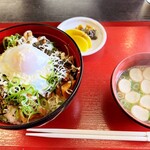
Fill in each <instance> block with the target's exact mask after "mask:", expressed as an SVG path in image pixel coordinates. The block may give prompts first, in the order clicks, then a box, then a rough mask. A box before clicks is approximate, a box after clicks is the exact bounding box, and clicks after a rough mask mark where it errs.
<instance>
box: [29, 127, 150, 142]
mask: <svg viewBox="0 0 150 150" xmlns="http://www.w3.org/2000/svg"><path fill="white" fill-rule="evenodd" d="M27 131H28V132H27V133H26V136H35V137H46V138H67V139H95V140H118V141H150V132H141V131H140V132H139V131H106V130H82V129H48V128H29V129H27Z"/></svg>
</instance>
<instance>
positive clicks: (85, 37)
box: [65, 29, 92, 48]
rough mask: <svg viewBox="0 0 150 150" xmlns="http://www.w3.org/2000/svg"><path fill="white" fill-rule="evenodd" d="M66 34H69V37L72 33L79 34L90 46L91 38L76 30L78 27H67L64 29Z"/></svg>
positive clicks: (89, 46)
mask: <svg viewBox="0 0 150 150" xmlns="http://www.w3.org/2000/svg"><path fill="white" fill-rule="evenodd" d="M65 32H66V33H67V34H68V35H70V36H71V37H72V36H74V35H78V36H81V37H82V38H84V39H85V40H86V41H87V43H88V48H91V47H92V41H91V38H90V37H89V36H88V35H87V34H86V33H85V32H83V31H81V30H78V29H69V30H66V31H65Z"/></svg>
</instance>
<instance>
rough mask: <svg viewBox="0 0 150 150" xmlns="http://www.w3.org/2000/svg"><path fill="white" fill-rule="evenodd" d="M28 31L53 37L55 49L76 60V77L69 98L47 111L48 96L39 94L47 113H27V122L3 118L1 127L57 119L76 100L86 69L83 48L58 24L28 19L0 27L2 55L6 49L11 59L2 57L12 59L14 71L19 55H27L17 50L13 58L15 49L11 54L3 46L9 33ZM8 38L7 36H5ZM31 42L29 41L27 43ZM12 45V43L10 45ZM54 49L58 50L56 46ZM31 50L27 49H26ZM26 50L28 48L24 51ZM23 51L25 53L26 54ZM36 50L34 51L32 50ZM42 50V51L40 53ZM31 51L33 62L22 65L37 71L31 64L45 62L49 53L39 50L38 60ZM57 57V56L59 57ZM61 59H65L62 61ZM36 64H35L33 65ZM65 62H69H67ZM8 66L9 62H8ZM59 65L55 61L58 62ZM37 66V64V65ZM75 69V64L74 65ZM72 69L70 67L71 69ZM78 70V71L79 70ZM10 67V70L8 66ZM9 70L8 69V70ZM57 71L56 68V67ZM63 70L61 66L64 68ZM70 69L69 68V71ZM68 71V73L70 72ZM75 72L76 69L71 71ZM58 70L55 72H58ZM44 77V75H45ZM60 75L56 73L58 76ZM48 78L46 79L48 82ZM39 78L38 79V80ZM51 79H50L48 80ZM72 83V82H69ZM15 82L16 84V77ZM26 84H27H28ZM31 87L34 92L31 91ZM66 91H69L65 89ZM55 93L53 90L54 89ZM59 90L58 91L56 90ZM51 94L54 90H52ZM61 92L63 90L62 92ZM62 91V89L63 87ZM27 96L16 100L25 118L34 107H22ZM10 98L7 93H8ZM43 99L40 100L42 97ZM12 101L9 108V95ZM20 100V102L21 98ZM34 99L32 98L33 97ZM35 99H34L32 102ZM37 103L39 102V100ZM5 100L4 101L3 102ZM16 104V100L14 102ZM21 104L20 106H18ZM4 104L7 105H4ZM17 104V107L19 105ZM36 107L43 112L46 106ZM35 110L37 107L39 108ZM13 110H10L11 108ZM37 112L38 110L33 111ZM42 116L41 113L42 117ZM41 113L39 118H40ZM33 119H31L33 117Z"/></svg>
mask: <svg viewBox="0 0 150 150" xmlns="http://www.w3.org/2000/svg"><path fill="white" fill-rule="evenodd" d="M26 31H29V32H28V35H29V33H31V31H32V33H33V35H34V36H35V37H43V36H44V37H46V38H47V39H48V40H50V41H51V42H52V43H53V44H54V46H55V48H56V49H58V50H59V51H61V52H62V56H60V57H61V59H64V54H65V58H67V62H69V61H71V63H73V64H74V66H75V68H76V69H75V68H74V69H75V70H76V72H75V73H76V74H75V73H74V75H73V76H74V77H75V78H74V81H73V82H71V86H70V89H67V90H68V91H67V92H69V94H68V93H67V94H68V96H67V97H66V99H65V100H64V101H63V102H62V103H61V104H60V105H59V106H58V107H56V108H55V109H54V110H52V111H47V110H46V109H49V107H47V106H46V105H45V102H44V100H47V99H46V98H45V97H44V98H43V96H41V95H40V94H38V95H40V96H39V97H40V98H41V99H42V100H43V101H42V102H43V103H42V104H41V101H40V102H39V103H40V104H41V105H44V106H45V108H44V112H48V113H45V115H43V116H40V115H39V114H38V113H37V115H35V116H34V117H33V118H34V119H31V117H29V116H28V119H27V120H26V121H25V122H24V121H22V123H19V124H18V123H10V122H9V123H7V122H8V121H6V122H2V121H0V128H2V129H26V128H31V127H34V126H40V125H43V124H45V123H47V122H49V121H51V120H53V119H55V118H56V117H57V116H58V115H59V114H60V113H61V112H63V110H64V109H65V108H66V107H67V106H68V105H69V104H70V103H71V101H72V100H73V98H74V96H75V95H76V92H77V90H78V88H79V86H80V82H81V78H82V72H83V61H82V56H81V53H80V50H79V48H78V47H77V45H76V43H75V42H74V41H73V40H72V39H71V38H70V37H69V36H68V35H67V34H65V33H64V32H63V31H61V30H59V29H57V28H55V27H52V26H49V25H46V24H38V23H30V24H29V23H28V24H27V23H26V24H19V25H16V26H11V27H8V28H6V29H3V30H1V31H0V53H1V55H2V54H3V53H4V52H5V51H6V52H7V56H9V57H10V58H11V59H9V60H8V61H6V62H5V60H4V61H3V62H4V63H7V62H9V63H10V64H11V65H12V64H13V65H12V66H13V67H11V68H10V69H11V70H12V71H13V69H15V68H16V66H15V65H17V61H18V57H21V58H24V57H23V56H22V55H20V54H17V53H16V52H14V54H15V55H16V56H18V57H16V58H17V59H13V58H12V57H11V55H12V53H10V55H9V54H8V51H9V50H7V49H6V50H4V47H3V45H4V41H5V40H4V38H6V37H9V36H11V35H15V34H16V33H17V34H19V35H23V34H24V33H25V32H26ZM6 39H7V38H6ZM5 44H6V45H5V46H8V45H9V42H6V43H5ZM27 44H28V42H27V43H26V45H27ZM10 46H11V45H10ZM56 49H55V50H56ZM27 52H28V50H27ZM25 53H26V52H25ZM25 53H24V55H25ZM32 53H33V54H34V52H32ZM38 53H40V54H38ZM29 54H30V55H28V56H27V60H29V59H30V61H31V62H29V61H27V63H28V64H27V65H26V64H22V65H23V67H24V66H27V67H26V69H27V68H28V69H30V71H31V72H34V70H32V69H33V68H32V66H36V64H35V63H38V64H40V61H41V62H42V61H43V62H45V60H46V58H47V55H46V54H42V52H37V54H38V55H40V56H38V57H39V58H40V59H37V60H39V61H36V60H35V59H34V58H33V59H32V55H31V53H29ZM42 55H43V56H45V55H46V56H45V58H43V59H41V58H42ZM5 57H6V54H5ZM70 57H71V58H73V59H71V60H70V59H69V58H70ZM57 58H58V57H57ZM23 61H24V60H23V59H22V60H19V61H18V62H19V63H20V62H21V63H22V62H23ZM60 62H62V61H60ZM34 64H35V65H34ZM65 65H68V63H67V64H65ZM39 66H40V67H42V65H41V64H40V65H39ZM8 67H9V66H8ZM55 67H56V65H55ZM1 68H4V66H3V65H1ZM34 69H35V68H34ZM71 69H72V68H71ZM68 70H69V69H68ZM77 70H78V71H77ZM7 71H8V70H7ZM7 71H6V72H7ZM54 71H56V70H54ZM61 71H62V70H61ZM66 72H67V71H66ZM66 72H65V74H67V73H66ZM72 72H73V71H72ZM55 73H56V72H55ZM57 74H59V71H57ZM54 75H55V74H54ZM43 78H44V77H43ZM56 78H57V77H56V76H55V79H56ZM47 81H48V80H46V83H47ZM64 81H66V78H65V79H63V82H64ZM37 82H38V81H37ZM51 82H53V83H55V82H54V80H52V81H51ZM49 83H50V81H49ZM69 83H70V82H69ZM15 84H16V81H15ZM56 86H57V87H58V83H57V84H55V86H54V87H55V88H56ZM25 88H26V87H25ZM32 89H33V88H30V90H29V89H28V90H29V91H30V94H31V93H32V92H33V90H32ZM31 91H32V92H31ZM65 92H66V91H65ZM53 93H54V92H53ZM56 93H57V92H56ZM30 94H26V97H30V96H31V95H30ZM49 94H51V93H49ZM59 94H60V93H59ZM61 94H62V89H61ZM26 97H25V96H22V97H21V98H20V99H19V98H18V100H17V102H16V103H15V110H16V111H17V113H19V116H20V109H21V111H22V112H21V113H22V114H21V115H23V117H24V118H25V117H26V116H27V113H30V115H31V111H30V110H31V109H29V108H31V107H26V108H27V109H26V110H25V109H23V107H24V105H27V101H26V102H25V101H24V103H23V100H24V99H25V98H26ZM40 98H39V99H40ZM6 99H7V97H6ZM39 99H37V100H36V101H34V103H38V102H37V101H38V100H39ZM41 99H40V100H41ZM3 100H4V98H2V100H1V102H2V101H3ZM8 100H9V101H10V102H9V103H8V104H9V108H10V107H12V103H13V102H12V99H7V101H8ZM13 100H15V98H13ZM18 101H20V102H18ZM30 102H31V101H30ZM31 103H32V102H31ZM39 103H38V104H39ZM49 103H50V102H48V103H46V104H49ZM0 104H2V103H0ZM13 104H14V103H13ZM28 104H29V101H28ZM18 105H19V106H18ZM3 106H4V105H3ZM3 106H0V107H3ZM5 106H6V108H7V111H9V110H8V106H7V103H6V104H5ZM16 107H17V109H16ZM36 107H37V110H39V112H40V113H43V112H41V111H43V109H40V108H41V107H39V106H36ZM32 109H35V106H34V107H33V108H32ZM37 110H36V111H37ZM10 111H11V110H10ZM34 113H35V112H34ZM4 114H5V116H6V112H5V110H4V111H3V112H1V119H2V116H3V115H4ZM39 116H40V117H39ZM38 117H39V118H38ZM30 119H31V121H30Z"/></svg>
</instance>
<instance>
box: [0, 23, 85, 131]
mask: <svg viewBox="0 0 150 150" xmlns="http://www.w3.org/2000/svg"><path fill="white" fill-rule="evenodd" d="M28 25H29V26H30V25H32V26H42V27H48V28H51V29H54V30H58V31H59V32H61V33H62V34H64V35H65V36H66V37H67V38H69V39H70V40H71V41H72V42H73V44H74V45H75V46H76V48H77V51H78V55H79V60H80V75H79V78H78V80H77V82H76V85H75V86H74V90H73V92H72V93H71V95H70V96H69V98H68V99H66V101H65V102H64V103H63V104H62V105H61V106H59V107H58V108H57V109H56V110H54V111H53V112H51V113H49V114H48V115H46V116H44V117H42V118H40V119H38V120H35V121H33V122H29V123H26V124H19V125H13V124H9V123H8V125H6V126H5V125H0V129H9V130H18V129H27V128H31V127H34V126H42V125H44V124H47V123H48V122H50V121H52V120H53V119H55V117H57V116H58V115H59V114H60V113H61V112H62V111H63V110H64V109H65V108H66V107H67V106H68V105H69V104H70V102H71V101H72V100H73V97H74V96H75V94H76V93H77V91H78V89H79V86H80V84H81V79H82V76H83V57H82V55H81V52H80V50H79V48H78V46H77V44H76V43H75V42H74V40H73V39H72V38H70V36H69V35H68V34H66V33H65V32H64V31H62V30H60V29H58V28H57V27H54V26H51V25H48V24H45V23H19V24H17V25H12V26H10V27H7V28H5V29H2V30H0V33H2V32H5V31H7V30H11V29H13V28H17V27H23V26H28ZM4 124H5V123H4ZM6 124H7V123H6Z"/></svg>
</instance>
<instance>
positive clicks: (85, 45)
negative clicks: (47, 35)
mask: <svg viewBox="0 0 150 150" xmlns="http://www.w3.org/2000/svg"><path fill="white" fill-rule="evenodd" d="M71 37H72V39H73V40H74V41H75V42H76V44H77V45H78V47H79V49H80V50H81V51H82V52H86V51H87V50H88V43H87V41H86V40H85V39H84V38H83V37H81V36H79V35H72V36H71Z"/></svg>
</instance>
